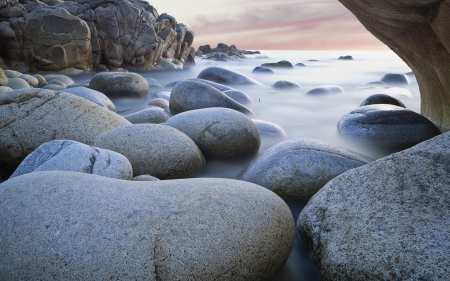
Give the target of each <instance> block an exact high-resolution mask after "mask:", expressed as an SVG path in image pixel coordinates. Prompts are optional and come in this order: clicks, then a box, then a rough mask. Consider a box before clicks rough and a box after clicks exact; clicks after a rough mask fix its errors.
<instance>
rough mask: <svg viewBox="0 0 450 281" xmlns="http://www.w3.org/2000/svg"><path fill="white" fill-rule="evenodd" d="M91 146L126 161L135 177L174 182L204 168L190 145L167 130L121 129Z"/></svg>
mask: <svg viewBox="0 0 450 281" xmlns="http://www.w3.org/2000/svg"><path fill="white" fill-rule="evenodd" d="M94 145H95V146H97V147H101V148H106V149H110V150H112V151H116V152H118V153H120V154H122V155H124V156H125V157H127V159H128V160H130V162H131V165H132V166H133V172H134V175H135V176H139V175H145V174H150V175H152V176H155V177H157V178H159V179H176V178H183V177H189V176H193V175H196V174H198V173H200V172H201V171H203V169H204V168H205V159H204V157H203V154H202V152H201V151H200V149H199V148H198V147H197V145H196V144H195V143H194V141H193V140H192V139H190V138H189V137H188V136H187V135H185V134H183V133H182V132H180V131H178V130H176V129H174V128H172V127H169V126H164V125H156V124H137V125H130V126H124V127H121V128H117V129H114V130H111V131H109V132H106V133H103V134H101V135H100V136H98V137H97V138H96V139H95V142H94Z"/></svg>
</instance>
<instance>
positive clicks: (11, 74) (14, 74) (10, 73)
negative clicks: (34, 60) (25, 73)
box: [3, 69, 22, 78]
mask: <svg viewBox="0 0 450 281" xmlns="http://www.w3.org/2000/svg"><path fill="white" fill-rule="evenodd" d="M3 72H4V73H5V75H6V77H8V78H19V77H20V76H22V73H20V72H19V71H15V70H11V69H7V70H4V71H3Z"/></svg>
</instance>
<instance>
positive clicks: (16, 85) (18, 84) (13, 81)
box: [6, 78, 30, 90]
mask: <svg viewBox="0 0 450 281" xmlns="http://www.w3.org/2000/svg"><path fill="white" fill-rule="evenodd" d="M6 87H9V88H11V89H13V90H19V89H27V88H30V84H28V83H27V81H25V80H23V79H22V78H9V79H8V83H6Z"/></svg>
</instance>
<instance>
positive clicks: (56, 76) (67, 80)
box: [44, 74, 75, 86]
mask: <svg viewBox="0 0 450 281" xmlns="http://www.w3.org/2000/svg"><path fill="white" fill-rule="evenodd" d="M44 78H45V81H47V82H48V81H52V80H53V79H54V80H58V81H61V82H62V83H64V84H65V85H66V86H69V85H72V84H75V81H73V79H72V78H70V77H69V76H67V75H62V74H47V75H44Z"/></svg>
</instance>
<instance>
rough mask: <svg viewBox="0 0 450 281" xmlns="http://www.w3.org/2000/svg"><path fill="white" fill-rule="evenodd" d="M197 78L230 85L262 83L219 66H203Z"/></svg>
mask: <svg viewBox="0 0 450 281" xmlns="http://www.w3.org/2000/svg"><path fill="white" fill-rule="evenodd" d="M197 78H201V79H205V80H209V81H212V82H216V83H220V84H225V85H230V86H233V85H237V86H244V85H262V84H261V83H259V82H258V81H255V80H253V79H252V78H249V77H247V76H244V75H241V74H239V73H236V72H233V71H231V70H228V69H225V68H221V67H208V68H205V69H203V70H202V71H201V72H200V74H199V75H198V77H197Z"/></svg>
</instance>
